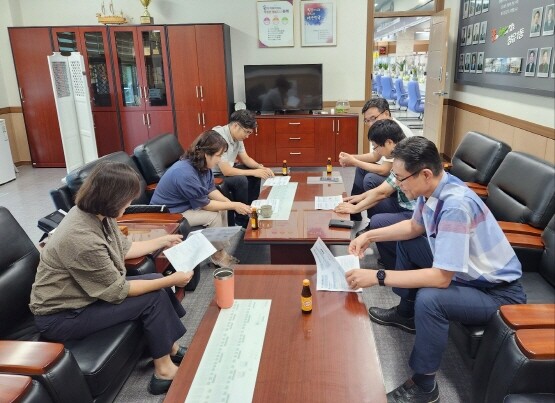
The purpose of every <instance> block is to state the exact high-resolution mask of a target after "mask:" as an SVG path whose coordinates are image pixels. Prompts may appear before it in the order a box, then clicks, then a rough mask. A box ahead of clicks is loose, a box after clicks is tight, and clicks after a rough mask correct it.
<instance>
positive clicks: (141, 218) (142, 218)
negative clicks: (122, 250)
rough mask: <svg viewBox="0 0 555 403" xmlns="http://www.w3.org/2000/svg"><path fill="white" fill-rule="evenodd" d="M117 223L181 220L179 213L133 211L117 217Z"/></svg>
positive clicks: (173, 221) (172, 221)
mask: <svg viewBox="0 0 555 403" xmlns="http://www.w3.org/2000/svg"><path fill="white" fill-rule="evenodd" d="M117 221H118V223H120V224H122V223H131V222H145V223H178V222H181V221H183V215H181V214H179V213H134V214H124V215H123V216H121V217H120V218H118V220H117Z"/></svg>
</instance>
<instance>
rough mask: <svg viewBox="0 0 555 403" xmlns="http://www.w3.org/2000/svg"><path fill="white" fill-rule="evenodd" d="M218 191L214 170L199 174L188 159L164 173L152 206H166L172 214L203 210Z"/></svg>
mask: <svg viewBox="0 0 555 403" xmlns="http://www.w3.org/2000/svg"><path fill="white" fill-rule="evenodd" d="M215 189H216V186H215V185H214V175H213V174H212V170H210V169H208V170H207V171H205V172H199V171H198V170H196V169H195V167H193V166H192V165H191V162H190V161H189V160H188V159H185V160H179V161H177V162H176V163H174V164H173V165H172V166H171V167H170V169H168V170H167V171H166V173H164V175H163V176H162V179H160V182H158V185H156V190H155V191H154V195H152V199H151V200H150V204H165V205H166V206H167V207H168V209H169V210H170V212H172V213H183V212H184V211H187V210H191V209H193V210H195V209H201V208H203V207H204V206H206V205H207V204H208V203H210V199H209V198H208V194H209V193H210V192H212V191H214V190H215Z"/></svg>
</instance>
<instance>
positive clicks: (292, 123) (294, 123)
mask: <svg viewBox="0 0 555 403" xmlns="http://www.w3.org/2000/svg"><path fill="white" fill-rule="evenodd" d="M289 124H290V125H292V126H296V125H300V124H301V122H289Z"/></svg>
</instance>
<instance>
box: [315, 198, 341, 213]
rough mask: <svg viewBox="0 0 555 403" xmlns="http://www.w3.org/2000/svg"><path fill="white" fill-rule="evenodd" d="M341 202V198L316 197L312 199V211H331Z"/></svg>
mask: <svg viewBox="0 0 555 403" xmlns="http://www.w3.org/2000/svg"><path fill="white" fill-rule="evenodd" d="M342 202H343V196H341V195H337V196H316V197H315V198H314V209H316V210H333V209H334V208H336V207H337V205H338V204H339V203H342Z"/></svg>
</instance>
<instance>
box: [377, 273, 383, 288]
mask: <svg viewBox="0 0 555 403" xmlns="http://www.w3.org/2000/svg"><path fill="white" fill-rule="evenodd" d="M376 277H377V278H378V284H379V285H380V286H382V287H383V286H385V283H384V280H385V270H383V269H380V270H378V272H377V273H376Z"/></svg>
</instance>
